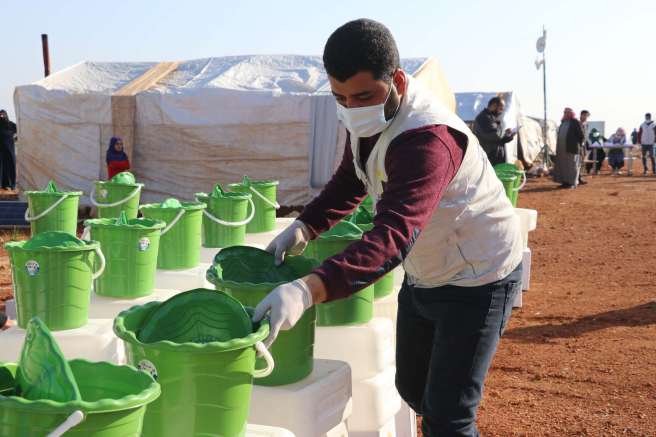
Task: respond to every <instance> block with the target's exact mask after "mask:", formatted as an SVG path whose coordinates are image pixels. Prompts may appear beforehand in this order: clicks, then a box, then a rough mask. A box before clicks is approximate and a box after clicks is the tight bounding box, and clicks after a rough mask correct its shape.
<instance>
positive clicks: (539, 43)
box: [535, 35, 547, 53]
mask: <svg viewBox="0 0 656 437" xmlns="http://www.w3.org/2000/svg"><path fill="white" fill-rule="evenodd" d="M546 45H547V35H542V36H541V37H540V38H538V41H537V42H536V43H535V48H536V49H537V50H538V53H543V52H544V49H545V47H546Z"/></svg>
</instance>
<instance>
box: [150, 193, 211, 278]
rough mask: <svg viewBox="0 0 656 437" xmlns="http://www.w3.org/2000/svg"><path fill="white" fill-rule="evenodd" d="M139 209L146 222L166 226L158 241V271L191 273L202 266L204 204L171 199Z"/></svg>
mask: <svg viewBox="0 0 656 437" xmlns="http://www.w3.org/2000/svg"><path fill="white" fill-rule="evenodd" d="M140 209H141V212H142V213H143V215H144V217H145V218H147V219H152V220H161V221H163V222H166V227H165V228H164V229H162V233H161V236H160V239H159V251H158V254H157V268H158V269H163V270H178V269H190V268H193V267H196V266H197V265H198V264H199V263H200V243H201V225H202V221H203V210H204V209H205V204H204V203H194V202H179V201H178V200H177V199H168V200H166V201H165V202H162V203H153V204H148V205H141V207H140Z"/></svg>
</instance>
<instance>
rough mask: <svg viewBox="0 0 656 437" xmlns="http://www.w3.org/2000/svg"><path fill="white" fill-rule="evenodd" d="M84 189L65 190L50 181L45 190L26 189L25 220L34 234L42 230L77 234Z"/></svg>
mask: <svg viewBox="0 0 656 437" xmlns="http://www.w3.org/2000/svg"><path fill="white" fill-rule="evenodd" d="M81 195H82V191H70V192H63V191H59V190H58V189H57V185H55V183H54V182H53V181H50V182H49V183H48V185H47V186H46V188H45V189H44V190H43V191H26V192H25V196H26V197H27V205H28V207H27V209H26V210H25V221H26V222H29V224H30V229H31V231H32V236H35V235H37V234H39V233H41V232H48V231H62V232H67V233H69V234H71V235H77V209H78V205H79V202H80V196H81Z"/></svg>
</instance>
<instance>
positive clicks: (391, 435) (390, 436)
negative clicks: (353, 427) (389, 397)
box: [349, 419, 398, 437]
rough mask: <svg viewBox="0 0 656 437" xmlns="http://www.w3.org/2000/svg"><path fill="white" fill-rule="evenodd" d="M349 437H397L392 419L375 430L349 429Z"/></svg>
mask: <svg viewBox="0 0 656 437" xmlns="http://www.w3.org/2000/svg"><path fill="white" fill-rule="evenodd" d="M349 437H398V436H397V434H396V425H395V423H394V419H391V420H390V421H389V422H387V423H386V424H385V425H384V426H383V427H382V428H381V429H378V430H376V431H351V432H350V433H349Z"/></svg>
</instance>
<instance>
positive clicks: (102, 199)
mask: <svg viewBox="0 0 656 437" xmlns="http://www.w3.org/2000/svg"><path fill="white" fill-rule="evenodd" d="M142 188H143V184H137V183H136V182H135V180H134V176H133V175H132V173H130V172H127V171H124V172H122V173H119V174H117V175H116V176H114V177H113V178H112V180H111V181H96V184H95V186H94V190H93V192H92V193H91V196H90V197H91V203H92V204H93V205H94V206H96V207H97V208H98V217H99V218H116V217H118V216H119V215H120V214H121V211H125V214H126V215H127V217H128V218H129V219H133V218H137V213H138V212H139V198H140V197H141V189H142Z"/></svg>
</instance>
